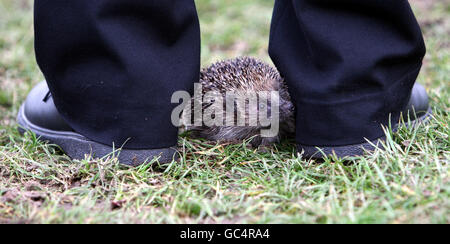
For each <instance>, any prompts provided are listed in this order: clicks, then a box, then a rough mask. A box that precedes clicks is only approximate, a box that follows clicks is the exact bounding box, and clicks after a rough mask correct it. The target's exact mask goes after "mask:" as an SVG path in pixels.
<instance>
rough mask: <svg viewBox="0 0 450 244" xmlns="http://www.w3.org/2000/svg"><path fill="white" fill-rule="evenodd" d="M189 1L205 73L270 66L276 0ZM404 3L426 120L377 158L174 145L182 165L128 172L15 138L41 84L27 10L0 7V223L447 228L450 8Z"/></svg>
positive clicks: (8, 3) (22, 5)
mask: <svg viewBox="0 0 450 244" xmlns="http://www.w3.org/2000/svg"><path fill="white" fill-rule="evenodd" d="M196 2H197V5H198V8H199V12H200V18H201V24H202V29H203V42H202V48H203V54H202V63H203V65H204V66H205V65H208V64H210V63H211V62H213V61H215V60H217V59H222V58H231V57H234V56H239V55H252V56H257V57H259V58H262V59H264V60H269V59H268V57H267V54H266V53H267V49H266V47H267V42H268V34H269V24H270V18H271V7H272V1H267V0H228V1H224V0H212V1H211V0H197V1H196ZM411 2H412V4H413V5H414V7H415V10H416V12H417V13H418V17H419V18H420V22H421V24H422V26H423V30H424V33H425V36H426V42H427V45H428V54H427V57H426V59H425V63H424V69H423V71H422V73H421V76H420V78H419V82H421V83H422V84H424V85H426V87H427V88H428V90H429V93H430V95H431V100H432V105H433V110H434V117H433V118H432V119H431V121H430V123H429V124H427V125H421V126H419V127H418V128H415V129H406V128H405V127H403V128H401V129H400V131H399V132H398V133H395V134H393V133H391V132H389V131H388V132H387V134H388V140H387V142H386V150H385V151H381V150H378V151H376V152H373V153H368V154H367V155H365V156H362V157H356V158H351V159H350V162H348V161H347V162H344V161H342V160H339V159H333V158H328V159H325V160H324V162H315V161H312V160H311V161H307V160H303V159H301V157H300V155H298V154H297V153H296V152H295V149H294V146H293V145H292V144H291V143H288V142H286V143H284V144H281V145H277V146H275V147H274V148H273V150H272V151H270V152H266V153H257V152H255V151H254V150H253V149H250V148H249V147H247V146H246V145H245V144H242V145H219V144H211V143H205V142H202V141H198V140H192V139H189V138H181V139H180V148H181V149H183V150H181V151H182V152H183V153H182V155H181V157H182V160H181V161H180V162H173V163H171V164H170V165H165V166H161V165H158V164H157V163H156V164H155V165H154V166H142V167H140V168H128V167H124V166H120V165H118V164H117V162H116V161H114V160H107V159H105V160H91V159H86V160H82V161H72V160H70V159H69V158H68V157H66V156H64V155H63V154H62V153H61V152H60V151H59V150H58V149H57V148H56V147H54V146H51V145H45V144H42V143H40V142H38V141H37V140H36V138H35V137H34V136H33V135H30V134H27V135H26V136H25V137H21V136H20V135H19V134H18V132H17V131H16V122H15V115H16V113H17V111H18V108H19V106H20V104H21V103H22V102H23V100H24V99H25V97H26V95H27V93H28V91H29V90H30V89H31V87H32V86H33V85H34V84H36V83H38V82H39V81H40V80H42V75H41V74H40V72H39V70H38V68H37V67H36V64H35V61H34V56H33V55H34V54H33V29H32V6H31V5H32V1H23V0H22V1H18V0H14V1H13V0H0V16H1V17H0V222H6V223H449V222H450V202H449V191H450V179H449V176H448V174H449V167H448V166H449V162H450V152H449V151H450V137H449V134H450V127H449V112H450V101H449V100H450V86H449V81H450V42H449V40H450V19H449V18H448V15H449V14H450V7H449V5H448V4H445V1H419V2H417V1H411ZM416 2H417V4H416ZM428 2H432V3H434V4H432V5H429V4H426V3H428ZM424 3H425V4H424Z"/></svg>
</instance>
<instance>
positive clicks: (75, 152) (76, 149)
mask: <svg viewBox="0 0 450 244" xmlns="http://www.w3.org/2000/svg"><path fill="white" fill-rule="evenodd" d="M17 122H18V123H19V125H20V127H19V132H20V133H21V134H24V133H25V132H26V131H31V132H33V133H35V134H36V136H37V137H38V139H39V140H41V141H47V142H49V143H51V144H55V145H58V146H59V147H61V149H62V150H63V151H64V152H65V153H66V154H67V155H68V156H69V157H70V158H72V159H77V160H82V159H85V158H86V155H91V156H92V157H93V158H104V157H108V156H111V157H113V156H114V157H117V158H118V159H119V162H120V163H121V164H124V165H130V166H139V165H141V164H143V163H149V162H151V161H153V160H154V159H157V160H158V162H159V163H161V164H165V163H170V162H172V161H173V160H177V156H178V153H177V150H176V149H175V148H163V149H144V150H131V149H120V148H118V149H115V148H113V147H111V146H108V145H104V144H101V143H98V142H94V141H92V140H90V139H88V138H86V137H84V136H82V135H80V134H77V133H75V132H67V131H53V130H49V129H46V128H43V127H40V126H38V125H35V124H33V123H31V122H30V121H29V120H28V119H27V117H26V115H25V107H24V106H22V107H21V108H20V111H19V114H18V116H17Z"/></svg>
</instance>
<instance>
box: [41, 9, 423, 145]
mask: <svg viewBox="0 0 450 244" xmlns="http://www.w3.org/2000/svg"><path fill="white" fill-rule="evenodd" d="M35 30H36V33H35V34H36V56H37V61H38V64H39V66H40V68H41V70H42V71H43V73H44V75H45V78H46V80H47V82H48V84H49V87H50V90H51V92H52V94H53V97H54V101H55V103H56V106H57V108H58V110H59V111H60V112H61V114H62V115H63V117H64V118H65V120H66V121H67V122H68V123H69V124H70V125H71V126H72V127H73V128H74V129H75V130H76V131H77V132H79V133H81V134H83V135H85V136H87V137H89V138H91V139H93V140H95V141H98V142H102V143H105V144H109V145H110V144H112V143H115V145H122V144H123V143H124V142H126V144H125V148H133V149H142V148H164V147H170V146H174V145H175V144H176V142H177V128H175V127H174V126H173V125H172V124H171V113H172V109H173V108H174V106H176V105H175V104H171V102H170V99H171V96H172V94H173V92H175V91H179V90H186V91H192V90H193V83H194V82H198V78H199V70H200V28H199V22H198V17H197V12H196V8H195V3H194V1H193V0H164V1H162V0H76V1H54V0H36V1H35ZM270 39H271V40H270V47H269V52H270V55H271V57H272V59H273V61H274V63H275V64H276V66H277V68H278V69H279V70H280V72H281V74H282V75H283V76H284V77H285V78H286V81H287V82H288V85H289V89H290V92H291V95H292V97H293V100H294V103H295V104H296V107H297V135H296V139H297V142H298V143H301V144H304V145H311V146H339V145H349V144H355V143H362V142H365V138H367V139H377V138H379V137H381V136H383V130H382V128H381V126H380V124H384V125H387V124H388V123H389V119H391V120H392V121H395V120H397V119H398V117H399V114H400V111H401V110H402V109H403V108H404V107H405V106H406V104H407V102H408V100H409V96H410V91H411V88H412V86H413V84H414V82H415V80H416V78H417V75H418V73H419V71H420V67H421V63H422V58H423V56H424V54H425V45H424V42H423V38H422V34H421V31H420V28H419V26H418V24H417V21H416V19H415V17H414V15H413V13H412V11H411V8H410V5H409V3H408V1H406V0H364V1H361V0H277V1H276V2H275V9H274V16H273V23H272V30H271V36H270Z"/></svg>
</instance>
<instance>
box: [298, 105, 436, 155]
mask: <svg viewBox="0 0 450 244" xmlns="http://www.w3.org/2000/svg"><path fill="white" fill-rule="evenodd" d="M431 115H432V109H431V107H429V108H428V111H427V113H426V114H424V115H422V116H421V117H419V118H417V119H416V120H414V121H411V122H410V123H408V124H407V126H408V127H415V126H417V125H418V124H419V123H423V122H426V121H427V120H428V119H429V118H430V117H431ZM397 127H398V125H396V128H394V131H397ZM385 140H386V138H385V137H382V138H379V139H377V140H373V141H371V142H366V143H361V144H355V145H348V146H340V147H313V146H305V145H301V144H297V150H298V152H303V157H304V158H311V159H320V158H324V156H325V155H330V156H333V155H336V156H337V157H338V158H344V157H351V156H360V155H363V154H364V153H365V152H366V151H374V150H375V149H377V148H379V145H380V144H381V142H383V141H385Z"/></svg>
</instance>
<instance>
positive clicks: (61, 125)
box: [24, 81, 72, 131]
mask: <svg viewBox="0 0 450 244" xmlns="http://www.w3.org/2000/svg"><path fill="white" fill-rule="evenodd" d="M24 110H25V111H24V112H25V116H26V118H27V119H28V121H30V122H31V123H33V124H34V125H36V126H39V127H42V128H46V129H49V130H56V131H72V129H71V127H70V126H69V125H68V124H67V123H66V122H65V121H64V120H63V118H62V117H61V115H60V114H59V112H58V110H57V109H56V106H55V104H54V102H53V98H52V97H51V95H50V93H49V88H48V86H47V83H46V82H45V81H43V82H41V83H39V84H38V85H36V86H35V87H34V88H33V89H32V90H31V92H30V93H29V95H28V97H27V99H26V101H25V104H24Z"/></svg>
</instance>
